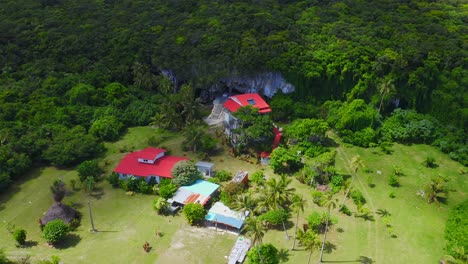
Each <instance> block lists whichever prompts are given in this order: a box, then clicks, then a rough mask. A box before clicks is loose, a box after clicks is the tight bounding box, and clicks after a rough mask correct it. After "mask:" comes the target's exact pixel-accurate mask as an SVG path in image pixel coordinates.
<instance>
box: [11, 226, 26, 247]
mask: <svg viewBox="0 0 468 264" xmlns="http://www.w3.org/2000/svg"><path fill="white" fill-rule="evenodd" d="M13 238H14V239H15V241H16V242H17V243H18V244H19V245H24V242H26V230H24V229H16V230H15V231H14V232H13Z"/></svg>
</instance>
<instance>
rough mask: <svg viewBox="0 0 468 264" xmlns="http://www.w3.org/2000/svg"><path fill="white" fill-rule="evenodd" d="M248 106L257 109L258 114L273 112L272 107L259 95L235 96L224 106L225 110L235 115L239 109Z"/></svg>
mask: <svg viewBox="0 0 468 264" xmlns="http://www.w3.org/2000/svg"><path fill="white" fill-rule="evenodd" d="M247 105H251V106H253V107H255V108H257V109H258V112H259V113H262V114H263V113H269V112H271V109H270V106H269V105H268V104H267V103H266V102H265V100H263V98H262V97H261V96H260V95H259V94H257V93H248V94H239V95H234V96H231V97H229V98H228V99H227V101H226V102H224V104H223V106H224V108H226V109H227V110H229V111H230V112H231V113H234V112H236V111H237V109H239V108H241V107H242V106H247Z"/></svg>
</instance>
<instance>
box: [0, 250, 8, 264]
mask: <svg viewBox="0 0 468 264" xmlns="http://www.w3.org/2000/svg"><path fill="white" fill-rule="evenodd" d="M8 263H11V262H10V260H8V258H7V256H6V254H5V250H4V249H3V248H0V264H8Z"/></svg>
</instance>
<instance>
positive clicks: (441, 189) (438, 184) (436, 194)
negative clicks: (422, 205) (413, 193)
mask: <svg viewBox="0 0 468 264" xmlns="http://www.w3.org/2000/svg"><path fill="white" fill-rule="evenodd" d="M424 193H425V195H426V197H427V202H428V203H433V202H436V203H439V202H440V201H442V200H444V199H446V198H447V188H446V186H445V181H444V179H442V178H441V177H437V178H432V179H431V181H430V182H429V183H428V184H426V186H425V187H424Z"/></svg>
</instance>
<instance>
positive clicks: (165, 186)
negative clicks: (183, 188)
mask: <svg viewBox="0 0 468 264" xmlns="http://www.w3.org/2000/svg"><path fill="white" fill-rule="evenodd" d="M177 188H178V187H177V185H175V184H173V183H172V182H170V181H164V180H163V181H162V182H161V185H160V186H159V196H161V197H162V198H164V199H169V198H171V197H172V196H173V195H174V193H175V192H176V191H177Z"/></svg>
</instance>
